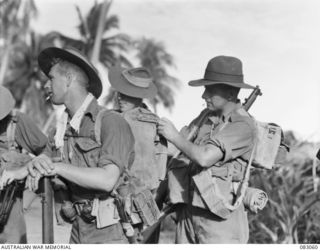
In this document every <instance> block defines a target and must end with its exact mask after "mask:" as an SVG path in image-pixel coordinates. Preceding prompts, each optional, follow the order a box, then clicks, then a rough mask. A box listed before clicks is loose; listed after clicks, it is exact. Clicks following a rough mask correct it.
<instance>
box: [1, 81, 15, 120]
mask: <svg viewBox="0 0 320 251" xmlns="http://www.w3.org/2000/svg"><path fill="white" fill-rule="evenodd" d="M15 104H16V101H15V99H14V98H13V96H12V94H11V92H10V91H9V90H8V89H7V88H5V87H3V86H0V120H1V119H4V118H5V117H6V116H7V115H8V114H9V113H10V112H11V111H12V109H13V108H14V106H15Z"/></svg>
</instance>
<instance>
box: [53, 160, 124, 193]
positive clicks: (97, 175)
mask: <svg viewBox="0 0 320 251" xmlns="http://www.w3.org/2000/svg"><path fill="white" fill-rule="evenodd" d="M54 165H55V170H56V174H57V175H59V176H61V177H63V178H65V179H67V180H69V181H71V182H73V183H75V184H77V185H79V186H81V187H85V188H88V189H96V190H102V191H105V192H111V191H112V190H113V188H114V186H115V184H116V182H117V181H118V179H119V177H120V170H119V168H118V167H117V166H116V165H113V164H109V165H108V166H107V167H106V168H99V167H90V168H88V167H77V166H73V165H70V164H65V163H55V164H54Z"/></svg>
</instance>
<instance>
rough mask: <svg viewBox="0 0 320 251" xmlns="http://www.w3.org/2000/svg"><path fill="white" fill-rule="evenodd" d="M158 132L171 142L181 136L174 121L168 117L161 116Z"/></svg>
mask: <svg viewBox="0 0 320 251" xmlns="http://www.w3.org/2000/svg"><path fill="white" fill-rule="evenodd" d="M158 133H159V134H161V135H162V136H163V137H165V138H166V139H167V140H169V141H170V142H174V141H175V139H176V138H177V137H178V136H179V132H178V130H177V129H176V127H175V126H174V125H173V123H172V122H171V121H170V120H168V119H167V118H161V119H160V120H159V123H158Z"/></svg>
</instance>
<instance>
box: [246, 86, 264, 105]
mask: <svg viewBox="0 0 320 251" xmlns="http://www.w3.org/2000/svg"><path fill="white" fill-rule="evenodd" d="M261 95H262V92H261V90H260V87H259V85H257V86H256V87H255V88H254V89H253V91H252V92H251V94H250V96H249V97H248V98H246V99H245V101H244V103H243V104H242V106H243V108H244V109H245V110H246V111H248V110H249V109H250V107H251V106H252V104H253V103H254V101H256V99H257V97H258V96H261Z"/></svg>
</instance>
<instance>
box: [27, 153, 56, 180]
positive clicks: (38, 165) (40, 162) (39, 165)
mask: <svg viewBox="0 0 320 251" xmlns="http://www.w3.org/2000/svg"><path fill="white" fill-rule="evenodd" d="M53 170H54V166H53V163H52V160H51V159H50V158H49V157H48V156H46V155H44V154H41V155H39V156H37V157H35V158H34V159H33V160H32V161H30V162H29V163H28V172H29V174H30V175H31V176H32V177H36V175H37V171H38V172H40V174H42V175H45V176H50V175H52V172H53Z"/></svg>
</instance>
